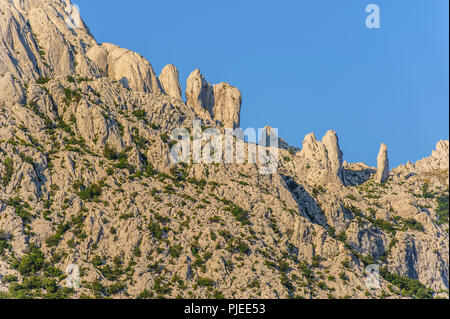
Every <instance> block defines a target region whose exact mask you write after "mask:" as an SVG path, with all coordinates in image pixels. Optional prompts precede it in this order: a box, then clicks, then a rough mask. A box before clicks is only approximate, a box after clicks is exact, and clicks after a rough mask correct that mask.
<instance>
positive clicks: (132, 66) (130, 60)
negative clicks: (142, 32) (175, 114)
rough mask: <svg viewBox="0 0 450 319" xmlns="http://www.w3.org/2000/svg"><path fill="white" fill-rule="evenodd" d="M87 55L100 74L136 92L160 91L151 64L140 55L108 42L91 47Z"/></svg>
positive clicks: (159, 85)
mask: <svg viewBox="0 0 450 319" xmlns="http://www.w3.org/2000/svg"><path fill="white" fill-rule="evenodd" d="M87 56H88V57H89V58H90V59H91V60H92V61H94V62H95V64H96V65H97V66H98V67H99V68H100V70H101V72H102V75H103V76H106V77H109V78H110V79H112V80H116V81H119V82H121V83H122V85H123V86H124V87H125V88H127V89H131V90H134V91H138V92H148V93H160V92H162V88H161V84H160V83H159V79H158V77H157V76H156V74H155V71H154V70H153V67H152V65H151V64H150V62H148V61H147V60H146V59H144V58H143V57H142V56H141V55H139V54H137V53H135V52H132V51H130V50H127V49H124V48H121V47H119V46H117V45H114V44H110V43H103V44H102V45H99V46H94V47H92V48H91V49H90V50H89V51H88V52H87Z"/></svg>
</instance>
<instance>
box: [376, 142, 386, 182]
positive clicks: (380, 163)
mask: <svg viewBox="0 0 450 319" xmlns="http://www.w3.org/2000/svg"><path fill="white" fill-rule="evenodd" d="M388 178H389V158H388V148H387V146H386V144H384V143H381V147H380V152H379V153H378V157H377V176H376V181H377V183H379V184H381V183H383V182H384V181H386V180H387V179H388Z"/></svg>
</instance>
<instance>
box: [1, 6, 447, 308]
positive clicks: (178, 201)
mask: <svg viewBox="0 0 450 319" xmlns="http://www.w3.org/2000/svg"><path fill="white" fill-rule="evenodd" d="M156 46H157V44H156V43H155V47H156ZM181 98H182V97H181V90H180V87H179V80H178V75H177V72H176V68H175V67H173V66H168V67H166V68H164V69H163V71H162V72H161V74H160V76H159V78H158V77H157V76H156V74H155V72H154V70H153V68H152V66H151V63H150V62H149V61H147V60H146V59H145V58H143V57H141V56H140V55H139V54H137V53H134V52H132V51H129V50H126V49H124V48H120V47H118V46H115V45H112V44H99V43H97V41H96V40H95V38H94V37H93V35H92V34H91V32H90V31H89V29H88V27H87V26H86V25H85V23H84V22H83V20H82V17H81V16H80V15H79V11H78V9H77V8H76V7H74V6H73V5H72V4H71V3H70V1H66V0H64V1H62V0H12V1H6V0H0V298H3V297H12V298H26V297H32V298H80V297H88V296H90V297H112V298H137V297H139V298H176V297H183V298H192V297H195V298H213V297H222V296H223V297H226V298H243V299H247V298H292V297H304V298H342V297H351V298H410V297H419V298H428V297H434V296H440V297H445V298H448V282H449V238H448V174H449V173H448V147H449V146H448V145H449V144H448V141H441V142H439V143H438V145H437V147H436V150H435V151H433V153H432V155H431V156H430V157H427V158H425V159H423V160H420V161H418V162H417V163H415V164H412V163H407V164H405V165H401V166H399V167H396V168H393V169H392V170H391V172H390V174H389V179H387V180H385V181H384V183H383V184H379V183H378V182H379V180H378V175H377V168H373V167H369V166H368V165H366V164H364V163H348V162H346V161H344V155H343V152H342V150H341V148H340V145H339V140H338V137H337V135H336V133H335V132H334V131H329V132H327V133H326V134H325V136H324V137H323V139H322V141H320V140H317V139H316V137H315V135H314V134H313V133H312V134H309V135H307V136H306V137H305V139H304V141H303V145H302V148H301V149H299V148H296V147H292V146H289V145H288V143H286V142H285V141H284V140H282V139H281V138H280V137H278V136H276V135H278V134H275V131H274V130H273V129H271V128H270V127H267V128H266V137H267V136H269V137H270V136H271V135H274V136H273V137H274V138H278V142H279V146H278V147H279V148H278V153H279V154H278V159H279V163H278V169H277V171H276V172H275V173H274V174H271V175H262V174H260V170H259V168H260V165H261V164H260V163H247V162H245V163H243V164H215V163H214V164H193V163H188V164H184V165H181V164H177V165H175V164H173V163H172V162H171V161H170V156H169V155H170V149H171V147H172V146H173V142H174V141H171V140H170V134H171V132H172V130H173V129H174V128H180V127H184V128H191V127H192V123H193V121H194V120H196V119H201V120H202V121H203V123H202V124H203V126H212V127H215V128H217V129H218V130H222V129H223V128H224V127H237V126H238V125H239V123H240V116H239V114H240V108H241V103H242V96H241V93H240V92H239V90H238V89H236V88H233V87H232V86H230V85H229V84H226V83H221V84H217V85H211V84H209V83H208V82H207V81H206V80H205V78H204V76H203V75H202V74H201V73H200V71H199V70H196V71H194V72H193V73H192V74H191V75H190V76H189V78H188V79H187V88H186V102H184V101H183V100H182V99H181ZM281 132H282V131H281V129H280V130H279V132H278V133H279V134H281ZM341 138H345V135H343V136H341ZM253 146H254V145H252V144H251V143H244V150H245V151H246V152H247V153H246V154H248V150H249V149H251V148H253ZM248 157H249V156H248V155H246V159H248ZM386 160H387V157H386ZM382 163H385V161H384V160H383V161H382ZM381 166H382V165H381ZM381 166H380V165H379V168H381ZM386 169H388V166H387V165H384V167H383V168H382V169H381V172H382V173H383V174H381V176H386V175H385V174H384V173H385V172H386ZM30 260H31V261H33V260H34V261H36V260H37V261H39V260H45V263H40V262H37V263H36V264H33V267H32V268H30V263H29V262H30ZM373 263H377V264H379V265H380V267H381V269H382V272H381V277H380V286H381V287H380V288H379V289H374V290H372V289H369V288H367V287H366V286H365V284H366V277H367V273H366V267H367V265H369V264H373ZM74 266H77V267H79V269H80V276H81V278H80V279H81V281H80V282H81V287H80V288H79V289H74V290H66V289H63V288H64V287H65V286H66V285H67V282H66V280H65V279H64V273H65V272H66V270H67V269H75V268H74ZM36 278H40V279H36ZM392 278H397V279H398V280H393V279H392ZM36 280H42V281H43V282H45V283H46V284H45V285H41V286H37V287H36V286H30V285H29V283H30V282H36ZM399 281H401V282H403V283H408V285H409V286H408V289H403V288H401V287H399V286H398V282H399ZM205 286H206V287H205ZM208 287H213V289H207V288H208ZM188 292H189V293H191V294H188Z"/></svg>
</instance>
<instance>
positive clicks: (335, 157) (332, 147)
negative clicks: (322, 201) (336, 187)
mask: <svg viewBox="0 0 450 319" xmlns="http://www.w3.org/2000/svg"><path fill="white" fill-rule="evenodd" d="M322 143H323V145H325V148H326V149H327V152H328V159H329V161H330V170H331V173H332V174H335V175H336V176H337V177H339V179H340V180H341V181H342V180H343V174H342V163H343V153H342V151H341V148H340V147H339V138H338V137H337V134H336V132H335V131H333V130H329V131H328V132H327V133H326V134H325V136H324V137H323V139H322Z"/></svg>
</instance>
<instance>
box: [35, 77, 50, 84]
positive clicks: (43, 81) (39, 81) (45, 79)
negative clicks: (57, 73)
mask: <svg viewBox="0 0 450 319" xmlns="http://www.w3.org/2000/svg"><path fill="white" fill-rule="evenodd" d="M49 81H50V78H48V77H46V76H41V77H39V78H38V79H37V80H36V83H37V84H47V83H48V82H49Z"/></svg>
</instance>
